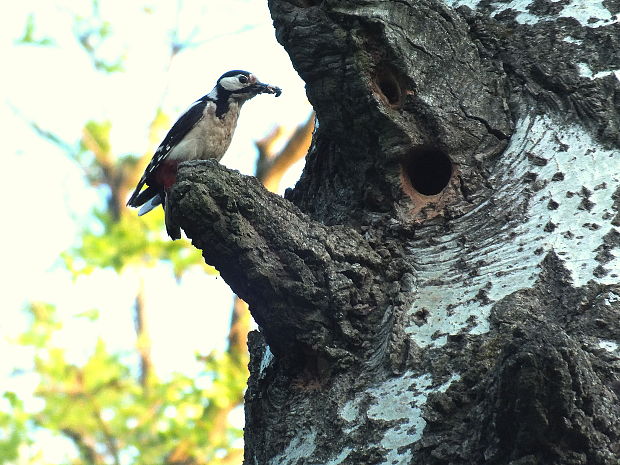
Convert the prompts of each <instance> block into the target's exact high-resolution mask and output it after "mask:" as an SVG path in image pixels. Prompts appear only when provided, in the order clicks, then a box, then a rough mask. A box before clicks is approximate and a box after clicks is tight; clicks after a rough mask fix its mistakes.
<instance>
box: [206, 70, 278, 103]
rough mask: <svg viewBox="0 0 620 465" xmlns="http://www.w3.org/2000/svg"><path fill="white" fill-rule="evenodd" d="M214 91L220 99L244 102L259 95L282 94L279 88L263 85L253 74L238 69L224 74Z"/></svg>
mask: <svg viewBox="0 0 620 465" xmlns="http://www.w3.org/2000/svg"><path fill="white" fill-rule="evenodd" d="M213 90H215V91H216V92H217V96H218V98H221V97H229V98H233V99H235V100H239V101H242V102H244V101H246V100H249V99H251V98H252V97H254V96H256V95H258V94H275V96H276V97H279V96H280V94H281V93H282V90H280V88H279V87H276V86H271V85H269V84H263V83H262V82H260V81H259V80H258V79H257V78H256V76H254V75H253V74H252V73H249V72H247V71H241V70H238V69H235V70H233V71H228V72H227V73H224V74H222V75H221V76H220V78H219V79H218V80H217V85H216V86H215V89H213Z"/></svg>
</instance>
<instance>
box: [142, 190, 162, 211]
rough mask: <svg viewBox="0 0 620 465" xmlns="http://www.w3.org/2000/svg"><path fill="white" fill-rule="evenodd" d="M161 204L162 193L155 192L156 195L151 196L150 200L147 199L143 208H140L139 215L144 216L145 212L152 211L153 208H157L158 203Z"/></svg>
mask: <svg viewBox="0 0 620 465" xmlns="http://www.w3.org/2000/svg"><path fill="white" fill-rule="evenodd" d="M160 204H161V195H160V194H155V196H154V197H151V198H150V199H149V200H147V201H146V202H145V203H144V205H142V208H140V210H138V216H142V215H144V214H145V213H148V212H150V211H151V210H152V209H153V208H155V207H156V206H157V205H160Z"/></svg>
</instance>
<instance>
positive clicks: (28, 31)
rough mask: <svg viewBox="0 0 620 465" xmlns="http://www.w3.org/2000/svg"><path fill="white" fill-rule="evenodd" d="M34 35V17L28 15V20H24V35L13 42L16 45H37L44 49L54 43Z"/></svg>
mask: <svg viewBox="0 0 620 465" xmlns="http://www.w3.org/2000/svg"><path fill="white" fill-rule="evenodd" d="M37 35H38V34H36V33H35V20H34V15H33V14H30V15H28V19H27V20H26V27H25V28H24V35H23V36H22V37H20V38H19V39H17V40H16V41H15V43H16V44H18V45H38V46H41V47H46V46H50V45H54V41H53V40H52V39H51V38H49V37H41V38H37Z"/></svg>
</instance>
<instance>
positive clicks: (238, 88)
mask: <svg viewBox="0 0 620 465" xmlns="http://www.w3.org/2000/svg"><path fill="white" fill-rule="evenodd" d="M262 93H268V94H275V96H276V97H279V96H280V94H281V93H282V91H281V90H280V88H279V87H275V86H271V85H268V84H263V83H262V82H260V81H259V80H258V79H257V78H256V76H254V75H253V74H252V73H249V72H247V71H241V70H233V71H228V72H227V73H224V74H223V75H222V76H220V78H219V79H218V80H217V83H216V85H215V87H214V88H213V89H212V90H211V92H209V93H208V94H206V95H204V96H203V97H201V98H199V99H198V100H196V101H195V102H194V103H193V104H192V106H191V107H190V108H189V109H188V110H187V111H186V112H185V113H183V115H181V117H180V118H179V119H178V120H177V122H176V123H174V125H173V126H172V128H171V129H170V131H168V134H167V135H166V137H165V138H164V140H163V142H162V143H161V144H160V145H159V147H158V148H157V150H156V151H155V155H153V159H152V160H151V162H150V163H149V164H148V166H147V167H146V170H145V171H144V174H143V175H142V178H140V181H139V182H138V185H137V186H136V189H135V190H134V192H133V194H132V195H131V197H130V198H129V201H128V202H127V205H128V206H130V207H140V206H141V207H142V208H140V211H139V212H138V215H144V214H145V213H148V212H149V211H151V210H152V209H153V208H155V207H156V206H157V205H160V204H162V206H163V207H164V211H165V218H166V231H167V232H168V235H169V236H170V237H171V238H172V239H179V238H180V237H181V231H180V229H179V227H178V226H176V225H174V224H173V223H172V221H171V219H170V216H169V211H168V205H169V203H168V202H167V201H166V200H167V196H168V192H169V191H170V188H171V187H172V185H173V184H174V183H175V181H176V174H177V168H178V165H179V163H181V162H183V161H187V160H205V159H208V158H215V159H216V160H218V161H219V160H220V159H221V158H222V157H223V156H224V153H225V152H226V150H227V149H228V146H229V145H230V142H231V140H232V136H233V133H234V131H235V127H236V126H237V119H238V118H239V111H240V110H241V107H242V105H243V104H244V103H245V102H247V101H248V100H250V99H251V98H253V97H255V96H256V95H258V94H262ZM145 185H146V186H147V187H146V189H144V190H143V187H144V186H145Z"/></svg>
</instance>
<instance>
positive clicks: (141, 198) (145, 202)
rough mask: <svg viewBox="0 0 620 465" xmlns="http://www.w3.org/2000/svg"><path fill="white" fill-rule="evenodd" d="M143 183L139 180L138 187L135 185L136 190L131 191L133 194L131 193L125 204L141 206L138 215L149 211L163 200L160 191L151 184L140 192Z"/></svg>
mask: <svg viewBox="0 0 620 465" xmlns="http://www.w3.org/2000/svg"><path fill="white" fill-rule="evenodd" d="M143 185H144V183H143V182H142V180H140V182H139V183H138V187H136V190H135V191H133V194H131V197H130V198H129V200H128V201H127V206H129V207H140V206H141V207H142V208H140V211H139V212H138V216H142V215H144V214H145V213H148V212H150V211H151V210H152V209H153V208H155V207H156V206H157V205H159V204H161V203H162V200H163V199H162V193H161V192H159V191H158V190H157V189H156V188H155V187H153V186H149V187H147V188H146V189H144V190H143V191H142V192H140V189H141V188H142V186H143Z"/></svg>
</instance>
